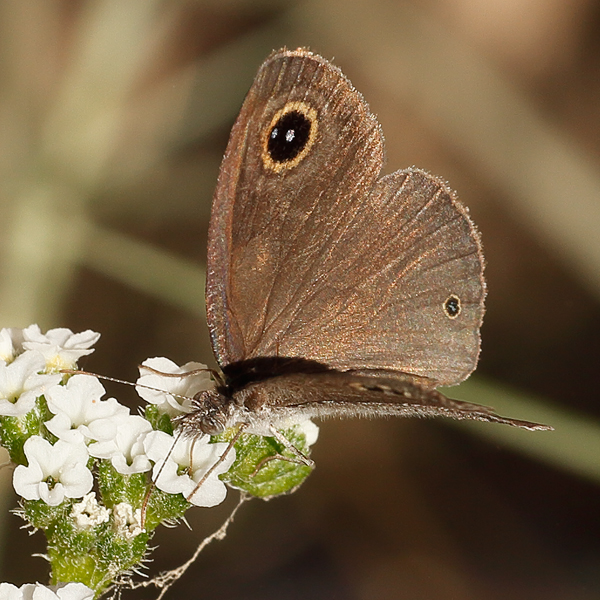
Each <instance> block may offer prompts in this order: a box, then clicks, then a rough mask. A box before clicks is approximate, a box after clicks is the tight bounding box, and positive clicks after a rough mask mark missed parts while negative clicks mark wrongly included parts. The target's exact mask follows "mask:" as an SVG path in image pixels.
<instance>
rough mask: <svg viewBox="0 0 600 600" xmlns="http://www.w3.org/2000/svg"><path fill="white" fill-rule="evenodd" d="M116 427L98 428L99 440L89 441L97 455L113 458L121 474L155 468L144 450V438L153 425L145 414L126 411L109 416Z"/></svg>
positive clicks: (90, 447)
mask: <svg viewBox="0 0 600 600" xmlns="http://www.w3.org/2000/svg"><path fill="white" fill-rule="evenodd" d="M110 422H111V423H112V424H113V425H114V429H111V430H110V431H105V432H100V431H98V432H96V439H97V440H98V441H97V442H95V443H93V444H90V446H89V452H90V454H91V455H92V456H94V457H96V458H105V459H110V461H111V463H112V465H113V467H114V468H115V469H116V470H117V471H118V472H119V473H121V474H122V475H131V474H133V473H144V472H145V471H149V470H150V469H151V468H152V465H151V464H150V461H149V460H148V457H147V456H146V453H145V451H144V438H145V437H146V434H147V433H149V432H150V431H152V425H150V423H149V422H148V421H146V419H144V418H143V417H139V416H137V415H127V416H122V417H118V418H113V419H110Z"/></svg>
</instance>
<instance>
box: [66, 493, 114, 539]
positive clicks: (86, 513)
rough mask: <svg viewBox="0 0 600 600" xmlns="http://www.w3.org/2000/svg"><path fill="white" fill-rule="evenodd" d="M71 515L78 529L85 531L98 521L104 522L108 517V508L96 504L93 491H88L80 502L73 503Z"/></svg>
mask: <svg viewBox="0 0 600 600" xmlns="http://www.w3.org/2000/svg"><path fill="white" fill-rule="evenodd" d="M71 517H72V518H73V520H74V521H75V525H76V526H77V528H78V529H80V530H82V531H86V530H89V529H93V528H94V527H96V526H97V525H100V523H106V522H107V521H108V519H109V518H110V510H108V508H106V507H104V506H101V505H100V504H98V500H96V494H95V492H90V493H89V494H86V495H85V496H84V497H83V500H82V501H81V502H78V503H77V504H74V505H73V508H72V509H71Z"/></svg>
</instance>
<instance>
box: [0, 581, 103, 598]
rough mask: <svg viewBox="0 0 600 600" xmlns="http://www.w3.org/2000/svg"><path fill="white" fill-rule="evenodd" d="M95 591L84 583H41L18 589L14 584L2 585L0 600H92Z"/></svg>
mask: <svg viewBox="0 0 600 600" xmlns="http://www.w3.org/2000/svg"><path fill="white" fill-rule="evenodd" d="M93 597H94V590H91V589H90V588H89V587H87V585H83V583H67V584H65V585H60V586H58V585H53V586H46V585H42V584H41V583H25V584H24V585H22V586H21V587H17V586H16V585H13V584H12V583H0V600H92V598H93Z"/></svg>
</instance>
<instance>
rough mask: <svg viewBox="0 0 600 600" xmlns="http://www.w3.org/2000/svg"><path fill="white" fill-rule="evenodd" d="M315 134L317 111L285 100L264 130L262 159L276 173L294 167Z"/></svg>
mask: <svg viewBox="0 0 600 600" xmlns="http://www.w3.org/2000/svg"><path fill="white" fill-rule="evenodd" d="M316 135H317V111H316V110H315V109H314V108H311V107H310V106H308V104H306V103H304V102H288V103H287V104H286V105H285V106H284V107H283V108H282V109H280V110H278V111H277V112H276V113H275V115H274V116H273V118H272V119H271V122H270V124H269V126H268V128H267V130H266V137H265V139H264V143H263V153H262V159H263V164H264V165H265V167H266V168H267V169H269V170H271V171H275V172H276V173H279V172H281V171H283V170H284V169H291V168H293V167H295V166H296V165H297V164H299V163H300V161H301V160H302V159H303V158H304V157H305V156H306V155H307V154H308V152H309V150H310V149H311V147H312V145H313V144H314V142H315V139H316Z"/></svg>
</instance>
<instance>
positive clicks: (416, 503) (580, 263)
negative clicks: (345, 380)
mask: <svg viewBox="0 0 600 600" xmlns="http://www.w3.org/2000/svg"><path fill="white" fill-rule="evenodd" d="M283 45H287V46H288V47H296V46H299V45H305V46H306V45H308V46H310V47H311V48H312V49H313V50H315V51H318V52H319V53H321V54H323V55H324V56H326V57H327V58H334V59H335V62H336V64H337V65H339V66H340V67H341V68H342V69H343V70H344V72H345V73H346V74H347V75H348V76H349V77H350V78H351V79H352V81H353V83H354V84H355V86H356V87H357V88H358V89H359V90H360V91H362V92H363V94H364V95H365V97H366V99H367V101H368V102H369V103H370V105H371V107H372V109H373V111H374V112H375V113H377V114H378V115H379V117H380V120H381V122H382V125H383V129H384V134H385V136H386V143H387V145H386V148H387V167H386V169H387V171H392V170H395V169H397V168H401V167H405V166H409V165H413V164H414V165H417V166H419V167H422V168H426V169H428V170H430V171H432V172H434V173H436V174H440V175H442V176H443V177H444V178H446V179H447V180H448V181H449V182H450V184H451V185H452V187H454V188H455V189H457V190H458V191H459V195H460V197H461V198H462V200H463V202H464V203H465V204H466V205H468V206H469V207H470V209H471V214H472V216H473V218H474V220H475V221H476V223H477V224H478V226H479V228H480V230H481V232H482V236H483V241H484V246H485V251H486V258H487V261H488V268H487V278H488V282H489V297H488V303H487V306H488V312H487V315H486V320H485V324H484V328H483V354H482V359H481V362H480V366H479V369H478V371H477V376H476V377H478V379H475V381H476V383H480V384H481V385H482V386H483V388H482V389H483V390H484V391H482V392H481V393H480V394H479V395H477V397H476V399H477V400H478V401H480V402H482V403H486V402H488V403H489V402H492V403H493V402H494V401H493V400H490V399H489V398H488V397H486V394H487V393H488V392H489V393H490V394H494V393H497V392H498V393H500V394H501V395H502V396H503V397H506V398H507V401H509V402H510V399H511V397H513V396H514V397H516V398H520V397H524V398H525V402H524V403H522V404H518V405H517V409H516V410H517V413H516V414H514V410H513V414H511V415H510V416H514V417H523V418H536V417H537V413H536V414H533V413H530V412H528V408H527V407H528V403H527V398H529V397H531V398H534V397H536V398H537V399H538V400H539V401H540V402H541V406H542V407H553V408H554V409H556V411H557V412H556V413H551V414H552V415H554V420H552V423H551V424H553V425H554V426H555V427H557V429H558V430H559V431H558V432H557V434H556V437H555V438H548V437H547V438H545V440H544V441H543V442H540V444H541V445H542V446H544V445H545V447H546V454H545V455H544V456H543V457H542V458H535V457H533V456H531V455H530V454H529V450H528V446H527V444H528V443H529V442H528V441H523V440H525V439H526V438H527V436H540V435H541V436H551V435H555V434H531V433H527V432H518V434H519V435H518V436H517V437H516V438H515V437H513V438H512V439H513V442H511V443H510V444H509V443H508V442H504V441H502V440H501V439H500V437H496V436H501V435H503V434H501V433H500V434H497V431H498V430H497V426H492V425H485V424H477V425H476V427H475V428H468V429H464V428H456V427H453V426H449V425H448V424H446V423H442V422H412V421H404V422H401V421H386V422H366V421H347V422H328V423H325V424H323V426H322V428H321V439H320V440H319V443H318V444H317V446H316V447H315V450H314V454H313V456H314V458H315V460H316V463H317V469H316V471H315V472H314V474H313V475H312V476H311V477H310V478H309V480H308V481H307V482H306V483H305V485H304V486H303V487H302V488H301V489H300V490H299V491H298V492H297V493H295V494H294V495H292V496H290V497H287V498H281V499H276V500H273V501H271V502H268V503H265V502H260V501H253V502H251V503H249V504H248V505H246V506H244V507H243V508H242V511H241V513H240V514H239V517H238V518H237V520H236V521H235V523H234V524H233V526H232V527H231V530H230V534H229V535H228V537H227V538H226V539H225V540H224V541H223V542H219V543H216V544H215V545H213V546H212V547H210V548H209V549H208V550H207V551H206V552H205V553H204V554H203V555H202V556H201V557H200V559H199V560H198V563H197V565H196V566H195V567H194V568H193V569H192V570H191V571H190V572H189V573H188V574H187V575H186V576H185V578H184V579H183V580H182V581H181V582H179V583H178V584H177V586H178V587H176V588H173V589H172V590H171V592H170V596H169V597H171V598H175V597H181V596H183V595H184V594H185V597H190V598H196V597H197V598H210V597H217V596H218V597H219V598H220V599H221V600H227V599H234V598H235V599H238V598H240V599H241V598H244V599H252V598H261V599H262V600H267V599H269V598H273V599H276V598H277V599H281V598H286V599H288V598H289V599H295V598H303V599H304V598H312V599H315V600H318V599H321V598H323V599H333V598H343V599H357V600H362V599H370V598H381V599H387V598H390V599H395V598H398V599H404V598H406V599H408V600H419V599H427V600H438V599H439V600H442V599H443V600H450V599H452V600H454V599H456V600H476V599H480V598H485V599H486V600H496V599H498V600H500V599H504V598H511V600H521V599H523V600H530V599H534V598H535V599H537V598H539V599H543V600H559V599H561V600H562V599H569V600H573V599H577V600H587V599H595V598H598V597H600V522H599V518H598V511H599V508H600V503H599V501H600V489H599V487H598V484H599V483H600V456H598V454H596V450H597V449H598V446H596V447H595V448H594V447H593V444H592V443H591V442H590V440H591V441H592V442H593V441H594V435H595V434H598V432H599V431H600V428H599V427H598V423H597V421H598V417H599V416H600V404H599V402H598V391H597V390H598V385H597V380H598V365H599V364H600V341H599V340H600V305H599V301H598V299H599V297H600V168H599V166H600V5H599V4H598V3H597V2H593V1H592V0H547V1H546V2H535V1H533V0H522V1H521V2H507V1H506V0H423V1H417V0H413V1H412V2H409V1H406V2H400V1H398V2H392V1H386V0H349V1H346V2H342V1H341V0H324V1H321V2H318V1H316V0H314V1H312V2H311V1H307V2H291V1H288V2H282V1H277V0H260V1H258V2H251V1H243V0H206V1H197V2H194V1H191V0H188V1H185V0H170V1H166V0H165V1H163V2H159V1H150V0H128V1H126V2H118V1H117V0H98V1H92V2H79V1H75V0H64V1H52V0H48V1H46V0H40V1H35V0H31V1H25V2H21V1H20V0H6V1H4V2H2V3H1V4H0V316H1V317H2V319H1V322H0V326H26V325H27V324H30V323H32V322H38V323H39V324H40V325H41V326H42V328H44V329H46V328H50V327H58V326H66V327H70V328H71V329H73V330H74V331H80V330H84V329H88V328H91V329H94V330H96V331H99V332H101V333H102V338H101V341H100V342H99V344H98V345H97V350H96V353H95V354H94V355H93V356H91V357H90V358H89V359H87V360H85V361H84V362H83V364H82V366H84V367H85V368H88V369H90V370H94V371H96V372H99V373H104V374H107V375H112V376H116V377H122V378H125V379H128V380H133V379H135V377H136V366H137V364H138V363H140V362H141V361H142V360H143V359H145V358H147V357H149V356H168V357H170V358H172V359H173V360H175V361H178V362H186V361H188V360H203V361H206V362H210V361H212V360H213V359H212V357H211V353H210V347H209V345H208V338H207V330H206V324H205V321H204V317H203V300H202V288H203V283H202V269H203V266H204V261H205V247H206V228H207V219H208V216H209V210H210V198H211V194H212V190H213V187H214V184H215V181H216V176H217V170H218V165H219V162H220V157H221V155H222V153H223V150H224V148H225V144H226V141H227V137H228V133H229V129H230V127H231V124H232V123H233V120H234V118H235V115H236V113H237V110H238V109H239V106H240V104H241V102H242V100H243V96H244V93H245V91H246V90H247V88H248V87H249V85H250V83H251V81H252V78H253V76H254V73H255V72H256V69H257V68H258V66H259V64H260V63H261V61H262V60H263V59H264V58H265V57H266V56H267V55H268V53H269V52H270V51H271V50H272V49H275V48H279V47H281V46H283ZM109 390H110V393H111V394H113V395H115V396H117V397H118V398H120V399H121V400H122V401H124V402H130V403H131V404H132V406H133V405H135V403H136V400H135V398H134V395H133V394H132V392H131V391H130V390H129V389H123V388H119V387H114V388H113V387H110V388H109ZM465 390H466V391H465V392H464V394H468V393H469V392H468V388H465ZM506 390H508V391H506ZM453 394H454V395H455V396H456V397H466V396H463V394H462V392H461V391H460V390H455V391H453ZM533 405H534V403H533V400H532V401H531V406H533ZM504 412H506V409H504ZM542 414H544V413H542ZM549 414H550V413H549ZM577 417H579V418H581V419H582V420H583V421H584V422H586V423H587V424H588V425H589V427H590V428H591V429H590V431H591V437H590V438H586V437H585V436H583V434H582V435H575V434H574V433H573V431H574V430H573V429H572V428H571V425H572V423H573V421H572V420H573V419H576V418H577ZM561 427H562V432H563V433H562V434H561V433H560V431H561ZM473 432H474V433H476V434H477V435H473ZM527 439H532V438H527ZM538 439H541V438H538ZM549 439H550V440H555V441H550V442H548V440H549ZM595 439H596V440H598V439H600V437H597V438H595ZM521 445H522V446H521ZM549 446H550V447H551V448H550V450H548V447H549ZM536 452H537V451H536ZM541 452H542V454H543V452H544V450H543V449H542V450H541ZM570 456H573V457H574V458H573V460H572V461H571V460H570V459H568V460H567V459H566V458H565V457H570ZM563 458H565V460H563ZM5 476H6V478H7V479H6V482H5V486H4V487H5V491H6V493H5V499H4V502H5V509H4V511H3V512H4V513H5V514H6V515H7V516H6V519H5V523H4V525H3V529H2V531H1V534H2V537H3V548H4V550H3V551H2V555H1V572H0V579H1V580H9V581H11V582H13V583H18V584H20V583H23V582H26V581H35V580H40V581H42V582H43V581H45V580H46V576H47V574H46V565H45V563H44V561H43V560H42V559H40V558H31V557H30V554H31V553H32V552H43V540H42V536H41V534H37V535H36V536H34V537H32V538H30V537H29V536H28V535H27V533H26V532H25V531H22V530H19V526H20V524H21V523H20V522H19V519H18V518H17V517H16V516H14V515H9V514H8V512H7V511H8V509H9V508H10V507H12V506H14V503H15V500H16V499H15V498H14V496H13V494H12V492H11V486H10V473H9V472H8V470H5ZM230 496H231V497H230V499H229V500H228V504H226V505H225V506H223V507H220V508H216V509H212V510H205V509H197V510H194V511H192V512H190V515H189V521H190V523H191V524H192V527H193V531H189V530H188V529H186V528H185V527H184V526H180V527H179V528H177V529H175V530H161V532H160V533H159V535H158V536H157V538H156V541H157V542H158V543H160V548H159V550H158V551H157V552H156V555H155V561H154V562H153V563H152V564H150V565H149V568H150V571H151V572H156V571H157V570H159V569H165V568H171V567H175V566H177V565H178V564H180V563H182V562H183V561H184V560H185V559H186V558H187V557H188V556H189V555H190V554H191V552H192V549H193V548H194V546H195V544H196V543H197V542H198V541H199V540H200V539H201V537H202V536H203V535H204V534H206V533H209V532H211V531H212V530H213V529H215V528H216V527H217V526H218V525H219V524H220V523H221V522H222V521H223V519H224V518H225V516H226V515H227V511H228V510H230V509H231V506H232V503H233V502H234V501H235V496H236V494H235V493H232V494H231V495H230ZM133 596H134V594H131V593H127V594H126V595H125V597H133ZM142 596H143V597H152V595H151V594H148V593H144V594H143V595H142ZM142 596H140V597H142Z"/></svg>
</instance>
